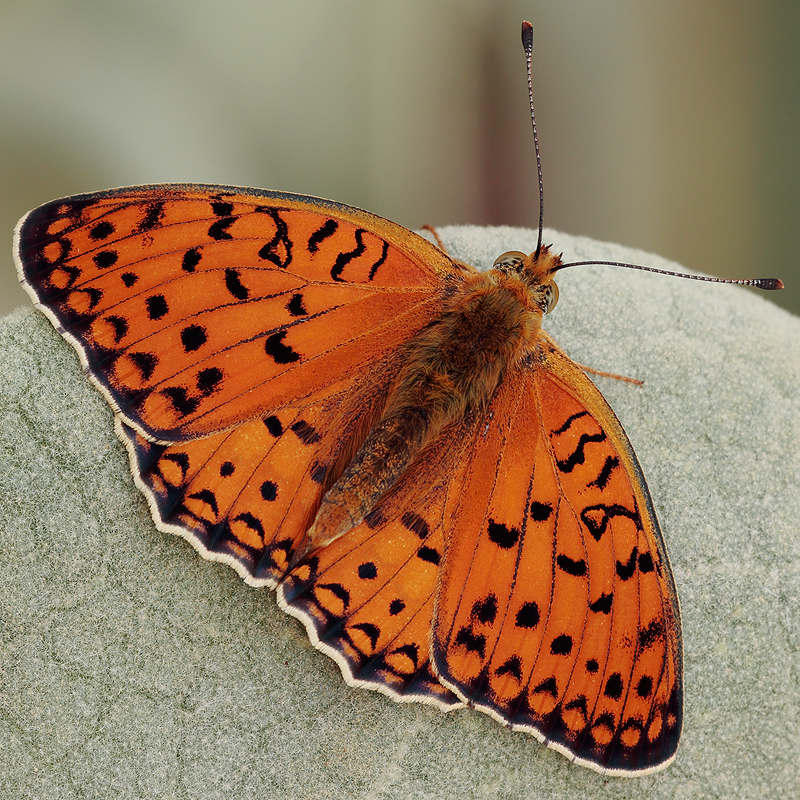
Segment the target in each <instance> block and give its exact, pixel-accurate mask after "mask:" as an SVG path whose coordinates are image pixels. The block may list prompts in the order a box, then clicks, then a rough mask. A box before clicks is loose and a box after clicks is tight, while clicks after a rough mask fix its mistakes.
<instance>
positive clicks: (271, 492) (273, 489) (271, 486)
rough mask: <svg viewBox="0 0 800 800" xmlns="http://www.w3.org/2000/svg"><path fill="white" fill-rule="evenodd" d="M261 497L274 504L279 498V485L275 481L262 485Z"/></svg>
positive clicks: (265, 482)
mask: <svg viewBox="0 0 800 800" xmlns="http://www.w3.org/2000/svg"><path fill="white" fill-rule="evenodd" d="M261 496H262V497H263V498H264V499H265V500H266V501H267V502H268V503H272V502H273V501H274V500H276V499H277V497H278V484H277V483H275V482H274V481H264V482H263V483H262V484H261Z"/></svg>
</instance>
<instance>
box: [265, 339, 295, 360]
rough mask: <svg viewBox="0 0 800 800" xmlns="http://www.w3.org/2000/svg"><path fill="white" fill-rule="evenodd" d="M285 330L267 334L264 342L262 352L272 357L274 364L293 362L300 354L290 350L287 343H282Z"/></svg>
mask: <svg viewBox="0 0 800 800" xmlns="http://www.w3.org/2000/svg"><path fill="white" fill-rule="evenodd" d="M285 336H286V331H278V332H277V333H273V334H272V335H271V336H268V337H267V339H266V341H265V342H264V352H265V353H266V354H267V355H268V356H270V357H271V358H272V360H273V361H274V362H275V363H276V364H294V363H295V362H296V361H299V360H300V354H299V353H296V352H295V351H294V350H292V348H291V347H289V345H285V344H284V343H283V338H284V337H285Z"/></svg>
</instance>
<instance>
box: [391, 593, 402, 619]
mask: <svg viewBox="0 0 800 800" xmlns="http://www.w3.org/2000/svg"><path fill="white" fill-rule="evenodd" d="M405 607H406V604H405V603H404V602H403V601H402V600H401V599H400V598H399V597H397V598H395V599H394V600H392V602H391V603H389V614H390V615H391V616H393V617H396V616H397V615H398V614H399V613H400V612H401V611H402V610H403V609H404V608H405Z"/></svg>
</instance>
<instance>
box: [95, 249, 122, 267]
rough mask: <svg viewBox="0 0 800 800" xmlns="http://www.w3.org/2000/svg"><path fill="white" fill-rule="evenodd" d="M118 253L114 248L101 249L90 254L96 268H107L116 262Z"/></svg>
mask: <svg viewBox="0 0 800 800" xmlns="http://www.w3.org/2000/svg"><path fill="white" fill-rule="evenodd" d="M118 258H119V254H118V253H117V251H116V250H101V251H100V252H99V253H95V254H94V255H93V256H92V261H94V265H95V266H96V267H97V268H98V269H108V268H109V267H113V266H114V264H116V263H117V259H118Z"/></svg>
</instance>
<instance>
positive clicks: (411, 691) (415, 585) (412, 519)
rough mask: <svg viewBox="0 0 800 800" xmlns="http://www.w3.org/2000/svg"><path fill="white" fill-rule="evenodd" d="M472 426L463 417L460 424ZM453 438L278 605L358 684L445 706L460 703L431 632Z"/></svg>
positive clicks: (320, 557) (298, 579)
mask: <svg viewBox="0 0 800 800" xmlns="http://www.w3.org/2000/svg"><path fill="white" fill-rule="evenodd" d="M471 428H472V429H473V430H474V425H471ZM469 432H470V424H464V425H463V426H462V431H461V433H464V434H469ZM454 441H455V442H457V441H459V438H458V437H457V436H454V437H453V440H449V439H448V442H447V443H444V442H442V443H440V444H439V445H436V446H434V447H432V448H430V449H429V450H428V451H427V452H426V453H424V455H423V456H421V457H420V458H418V459H417V460H416V461H415V462H414V463H413V464H412V465H411V467H410V468H409V469H408V470H407V471H406V472H405V473H404V474H403V476H402V477H401V478H400V480H399V481H398V482H397V484H396V485H395V486H394V487H393V489H392V490H391V491H390V492H389V493H387V495H386V496H385V497H384V498H382V500H381V501H380V503H379V504H378V506H377V507H376V508H375V509H374V510H373V511H372V512H371V513H370V514H369V515H368V516H367V517H366V518H365V519H364V521H363V522H361V523H360V524H358V525H356V526H355V527H354V528H352V529H351V530H350V531H348V532H347V533H346V534H344V535H343V536H341V537H340V538H338V539H336V540H335V541H333V542H332V543H331V544H329V545H327V546H326V547H323V548H321V549H319V550H317V551H315V552H313V553H312V554H311V555H310V557H308V558H307V559H306V560H304V562H303V563H302V564H300V565H299V566H297V567H295V568H294V570H292V572H290V573H289V574H288V575H287V576H286V578H285V579H284V581H283V582H282V583H281V584H280V586H279V587H278V603H279V604H280V606H281V608H283V609H284V610H285V611H286V612H287V613H289V614H291V615H292V616H295V617H297V618H298V619H300V620H301V621H302V622H303V623H304V624H305V626H306V629H307V630H308V634H309V637H310V639H311V641H312V642H313V643H314V646H315V647H317V648H319V649H320V650H322V651H323V652H324V653H326V654H327V655H329V656H330V657H331V658H333V659H334V660H335V661H336V662H337V664H338V665H339V667H340V668H341V670H342V674H343V675H344V678H345V680H346V681H347V682H348V683H349V684H350V685H351V686H358V687H361V688H367V689H375V690H377V691H380V692H383V693H384V694H386V695H388V696H390V697H392V698H393V699H394V700H398V701H400V702H410V701H420V702H425V703H431V704H433V705H436V706H438V707H440V708H442V709H443V710H446V711H447V710H450V709H453V708H458V707H460V706H461V705H463V703H462V702H461V700H460V699H459V698H458V697H456V695H454V694H453V693H452V692H450V691H449V690H448V689H447V688H445V687H444V686H442V685H441V684H440V683H439V681H438V679H437V678H436V676H435V674H434V673H433V671H432V669H431V662H430V633H431V619H432V617H433V606H434V599H435V596H436V587H437V585H438V578H439V563H440V561H441V558H442V553H443V550H444V527H445V517H446V515H447V513H448V508H447V504H446V500H447V492H448V485H449V484H450V483H451V481H452V480H453V467H454V466H456V465H457V464H458V461H459V454H460V451H459V449H458V447H456V446H453V445H454ZM448 445H450V446H448Z"/></svg>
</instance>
